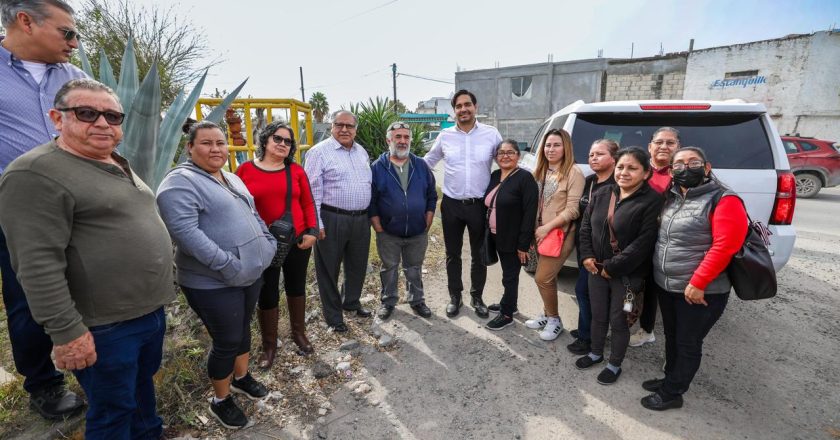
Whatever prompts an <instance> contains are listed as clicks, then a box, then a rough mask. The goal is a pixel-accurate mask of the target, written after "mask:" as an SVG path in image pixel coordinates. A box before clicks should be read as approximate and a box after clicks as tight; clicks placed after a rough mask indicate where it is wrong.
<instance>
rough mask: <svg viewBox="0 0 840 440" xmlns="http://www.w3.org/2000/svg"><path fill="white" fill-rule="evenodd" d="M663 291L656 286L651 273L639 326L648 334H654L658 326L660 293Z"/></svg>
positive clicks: (647, 282) (646, 282)
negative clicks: (657, 313) (657, 309)
mask: <svg viewBox="0 0 840 440" xmlns="http://www.w3.org/2000/svg"><path fill="white" fill-rule="evenodd" d="M661 291H662V289H661V288H659V285H658V284H656V281H655V280H654V279H653V273H651V274H650V275H649V276H648V278H647V280H646V281H645V295H644V297H643V300H644V303H643V304H642V315H641V316H639V326H640V327H642V330H644V331H646V332H648V333H653V328H654V327H655V326H656V307H657V305H658V303H659V301H658V300H659V292H661Z"/></svg>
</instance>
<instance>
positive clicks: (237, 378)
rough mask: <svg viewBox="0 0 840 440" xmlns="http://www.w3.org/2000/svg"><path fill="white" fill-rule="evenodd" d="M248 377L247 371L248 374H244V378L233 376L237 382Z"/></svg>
mask: <svg viewBox="0 0 840 440" xmlns="http://www.w3.org/2000/svg"><path fill="white" fill-rule="evenodd" d="M247 375H248V372H247V371H246V372H245V374H243V375H242V376H240V377H237V376H236V375H235V374H234V375H233V378H234V379H235V380H242V379H244V378H245V376H247Z"/></svg>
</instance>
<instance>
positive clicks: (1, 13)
mask: <svg viewBox="0 0 840 440" xmlns="http://www.w3.org/2000/svg"><path fill="white" fill-rule="evenodd" d="M47 6H55V7H57V8H59V9H62V10H64V12H67V13H68V14H70V15H73V14H74V13H75V11H73V8H72V7H70V5H68V4H67V3H66V2H64V1H62V0H3V1H2V2H0V23H2V24H3V27H5V28H7V29H8V28H9V27H11V26H13V25H14V24H15V21H17V15H18V14H19V13H21V12H25V13H26V14H27V15H29V16H30V17H32V19H33V20H35V23H38V24H41V22H43V21H44V20H45V19H47V18H49V17H50V13H49V11H48V10H47Z"/></svg>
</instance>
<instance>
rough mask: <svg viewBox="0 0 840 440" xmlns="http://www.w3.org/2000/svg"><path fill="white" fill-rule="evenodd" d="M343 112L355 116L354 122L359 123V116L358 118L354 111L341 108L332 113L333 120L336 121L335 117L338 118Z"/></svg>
mask: <svg viewBox="0 0 840 440" xmlns="http://www.w3.org/2000/svg"><path fill="white" fill-rule="evenodd" d="M342 113H345V114H348V115H350V116H352V117H353V123H354V124H358V123H359V118H357V117H356V115H355V114H353V112H351V111H350V110H344V109H341V110H338V111H336V112H334V113H333V114H332V120H333V121H335V118H337V117H338V116H339V115H341V114H342Z"/></svg>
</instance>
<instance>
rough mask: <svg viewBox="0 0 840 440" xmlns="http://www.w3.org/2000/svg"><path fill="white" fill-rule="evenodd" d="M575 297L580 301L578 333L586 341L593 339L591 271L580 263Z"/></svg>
mask: <svg viewBox="0 0 840 440" xmlns="http://www.w3.org/2000/svg"><path fill="white" fill-rule="evenodd" d="M575 297H576V298H577V302H578V328H577V330H578V335H579V336H580V339H583V340H584V341H590V340H592V335H591V334H590V331H591V329H592V306H591V305H590V304H589V272H587V271H586V269H585V268H584V267H583V265H582V264H581V265H580V272H579V273H578V279H577V283H576V284H575Z"/></svg>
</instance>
